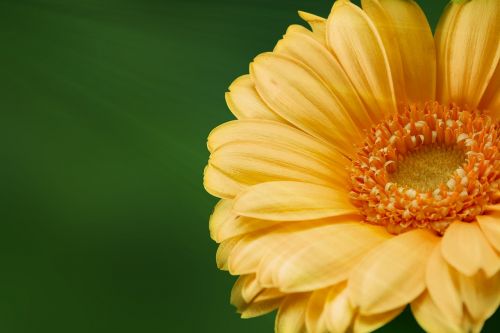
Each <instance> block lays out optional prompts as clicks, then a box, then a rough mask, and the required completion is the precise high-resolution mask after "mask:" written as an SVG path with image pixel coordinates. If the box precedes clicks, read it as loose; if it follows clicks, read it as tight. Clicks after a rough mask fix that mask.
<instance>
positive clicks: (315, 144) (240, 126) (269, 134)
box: [207, 120, 349, 187]
mask: <svg viewBox="0 0 500 333" xmlns="http://www.w3.org/2000/svg"><path fill="white" fill-rule="evenodd" d="M241 143H246V144H247V145H248V144H252V145H255V146H259V147H272V148H273V149H278V150H281V151H284V152H290V153H291V154H293V155H297V154H299V155H301V156H302V158H303V156H305V157H307V159H308V160H310V161H311V162H312V163H314V164H316V165H319V166H320V167H321V165H323V166H325V165H326V166H327V167H328V169H329V171H328V173H329V174H330V175H334V174H335V175H336V176H335V180H333V179H332V181H333V183H335V184H337V185H341V186H343V187H344V186H346V184H347V168H346V166H347V165H348V163H349V161H348V160H347V159H346V158H345V157H344V156H342V155H341V154H340V153H339V152H338V151H337V150H335V149H334V148H333V147H332V146H330V145H328V144H325V143H324V142H322V141H320V140H318V139H316V138H314V137H312V136H310V135H308V134H306V133H304V132H302V131H300V130H298V129H296V128H294V127H291V126H288V125H286V124H281V123H278V122H275V121H266V120H236V121H230V122H227V123H224V124H222V125H220V126H218V127H217V128H215V129H214V130H213V131H212V132H211V133H210V135H209V137H208V143H207V145H208V148H209V150H210V151H211V152H212V153H214V154H215V155H217V154H220V153H216V152H217V151H218V150H220V149H222V150H224V146H227V145H231V144H241ZM259 151H260V148H256V149H255V152H254V153H253V155H256V154H257V155H258V152H259ZM240 155H241V154H240ZM239 158H241V156H240V157H239ZM262 158H263V157H262ZM262 158H261V159H262ZM229 162H230V163H229V164H234V163H235V161H232V160H231V161H229ZM284 162H286V163H284V164H285V165H284V166H282V167H288V166H289V165H288V164H290V162H291V161H288V162H287V161H284ZM242 167H243V168H245V166H242ZM311 171H312V170H311ZM268 173H269V170H268ZM238 178H241V175H239V176H238ZM247 183H248V181H247Z"/></svg>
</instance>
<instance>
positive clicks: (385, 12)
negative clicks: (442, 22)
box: [362, 0, 436, 102]
mask: <svg viewBox="0 0 500 333" xmlns="http://www.w3.org/2000/svg"><path fill="white" fill-rule="evenodd" d="M362 4H363V9H364V10H365V11H366V12H367V14H368V15H369V16H370V18H371V19H372V20H373V22H374V23H375V25H376V26H377V30H378V32H379V33H380V35H381V37H382V41H383V42H384V46H385V50H386V52H387V55H388V59H389V63H390V65H391V72H392V77H393V81H394V85H395V89H396V93H397V91H398V86H399V85H401V87H402V89H404V92H403V93H399V96H401V95H402V96H404V97H405V98H406V99H407V101H409V102H423V101H431V100H434V98H435V96H434V95H435V87H436V50H435V46H434V38H433V36H432V31H431V28H430V27H429V24H428V22H427V19H426V17H425V14H424V13H423V11H422V10H421V9H420V7H419V6H418V4H417V3H416V2H415V1H411V0H410V1H401V0H363V1H362ZM399 67H400V68H399ZM399 73H401V75H402V77H400V78H398V77H397V75H399ZM403 101H404V100H403Z"/></svg>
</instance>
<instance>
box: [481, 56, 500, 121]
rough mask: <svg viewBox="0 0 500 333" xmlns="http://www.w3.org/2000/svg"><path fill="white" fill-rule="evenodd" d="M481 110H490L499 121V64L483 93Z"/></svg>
mask: <svg viewBox="0 0 500 333" xmlns="http://www.w3.org/2000/svg"><path fill="white" fill-rule="evenodd" d="M479 108H480V110H488V111H489V112H491V114H492V115H493V117H495V119H496V120H497V121H498V120H500V65H499V64H497V68H496V69H495V73H494V74H493V77H492V78H491V80H490V82H489V84H488V88H486V92H485V93H484V95H483V98H482V100H481V104H480V105H479Z"/></svg>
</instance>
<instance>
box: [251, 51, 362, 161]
mask: <svg viewBox="0 0 500 333" xmlns="http://www.w3.org/2000/svg"><path fill="white" fill-rule="evenodd" d="M250 74H251V75H252V78H253V79H254V81H255V85H256V87H257V91H258V92H259V94H260V95H261V96H262V98H263V99H264V101H266V103H267V104H268V105H269V106H270V107H271V108H272V109H273V110H274V111H275V112H276V113H278V114H279V115H280V116H281V117H283V118H284V119H286V120H287V121H289V122H290V123H292V124H293V125H294V126H296V127H298V128H300V129H301V130H303V131H305V132H306V133H309V134H311V135H313V136H315V137H317V138H319V139H322V140H325V141H326V142H334V143H336V147H337V149H339V150H341V151H342V152H343V153H344V154H345V155H352V154H354V152H355V148H354V145H353V142H361V140H362V133H361V132H360V131H359V129H358V128H357V126H356V125H355V124H354V123H353V122H352V120H351V119H350V118H349V117H348V113H347V112H346V110H344V109H343V106H342V104H341V103H340V102H339V100H338V99H337V98H336V97H335V96H334V95H333V94H332V92H331V91H330V89H329V88H328V87H327V85H326V84H325V83H324V82H323V80H321V78H320V77H319V76H318V75H317V74H316V73H314V72H313V71H312V70H311V69H309V68H307V66H305V65H303V64H302V63H300V62H299V61H297V60H294V59H293V58H290V57H286V56H283V55H278V54H275V53H265V54H261V55H259V56H258V57H257V58H255V60H254V62H253V63H252V64H251V65H250Z"/></svg>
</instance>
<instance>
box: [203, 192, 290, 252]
mask: <svg viewBox="0 0 500 333" xmlns="http://www.w3.org/2000/svg"><path fill="white" fill-rule="evenodd" d="M279 223H281V222H275V221H267V220H259V219H253V218H250V217H245V216H239V215H237V214H235V213H234V212H233V201H232V200H224V199H223V200H221V201H219V203H217V205H216V206H215V208H214V212H213V214H212V215H211V216H210V222H209V229H210V237H212V239H213V240H215V241H216V242H217V243H220V242H222V241H225V240H226V239H229V238H232V237H235V236H240V235H244V234H247V233H250V232H253V231H257V230H262V229H266V228H270V227H273V226H276V225H278V224H279Z"/></svg>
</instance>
